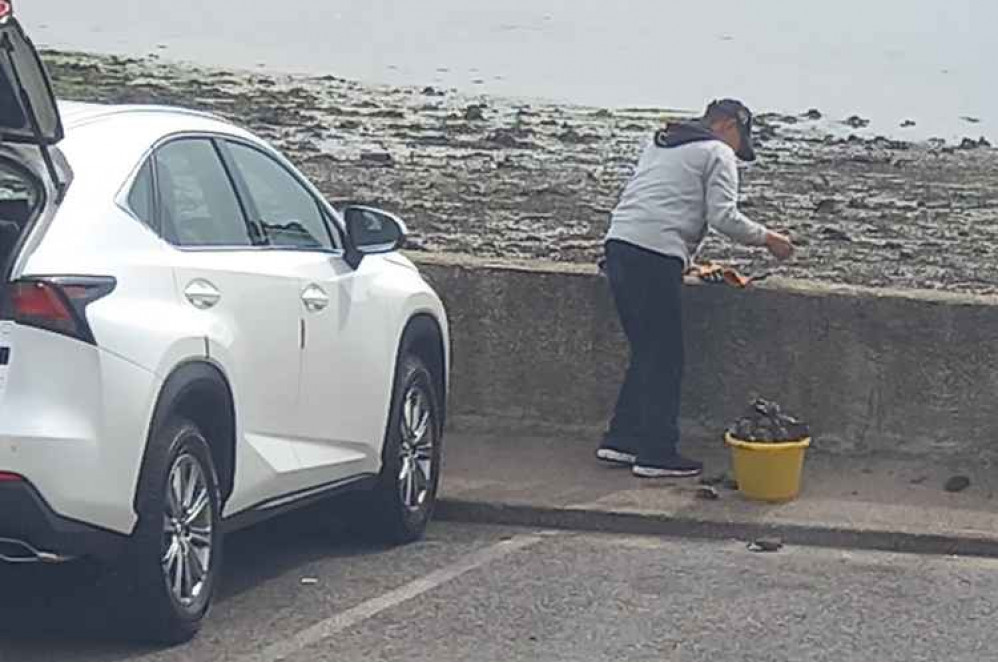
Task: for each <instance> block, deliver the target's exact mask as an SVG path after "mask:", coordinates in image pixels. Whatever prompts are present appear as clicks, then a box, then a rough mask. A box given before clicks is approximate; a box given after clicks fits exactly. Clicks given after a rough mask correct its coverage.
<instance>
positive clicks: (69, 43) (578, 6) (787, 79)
mask: <svg viewBox="0 0 998 662" xmlns="http://www.w3.org/2000/svg"><path fill="white" fill-rule="evenodd" d="M15 4H16V5H17V11H18V12H19V13H20V15H21V18H22V21H23V22H25V23H26V24H27V25H28V27H29V29H30V30H31V32H32V34H33V35H34V36H35V38H36V40H37V41H38V42H40V43H42V44H45V45H49V46H53V47H60V48H74V49H83V50H92V51H100V52H113V53H124V54H149V53H158V54H159V55H160V56H161V57H163V58H168V59H180V60H188V61H193V62H197V63H201V64H212V65H221V66H225V67H236V68H241V69H253V68H265V69H267V70H269V71H288V72H301V73H318V74H335V75H338V76H344V77H348V78H357V79H360V80H364V81H370V82H384V83H391V84H402V83H405V84H418V85H440V86H447V87H457V88H459V89H462V90H466V91H467V90H472V91H474V90H481V91H482V92H488V93H494V94H502V95H508V96H517V97H542V98H547V99H552V100H559V101H571V102H577V103H583V104H589V105H599V106H611V107H626V106H648V105H651V106H657V107H671V108H680V109H699V108H700V107H701V106H702V105H703V103H704V101H705V100H708V99H709V98H711V97H715V96H720V95H733V96H740V97H742V98H744V99H745V100H746V101H747V102H748V103H749V104H750V105H752V106H755V107H757V108H758V109H765V110H778V111H783V112H789V113H800V112H803V111H804V110H807V109H809V108H812V107H813V108H819V109H820V110H822V111H823V112H824V113H825V115H826V117H827V118H829V120H833V121H835V122H837V121H839V120H841V119H844V118H846V117H848V116H850V115H853V114H859V115H861V116H863V117H866V118H869V119H871V120H872V124H871V126H870V127H869V128H868V129H866V130H865V131H863V132H860V133H867V134H871V133H886V134H890V135H894V136H901V137H910V138H912V139H923V138H928V137H932V136H939V137H943V138H946V139H949V140H953V139H959V138H960V137H962V136H972V137H978V136H981V135H985V136H988V137H990V138H995V137H996V136H998V131H996V128H998V89H996V86H995V85H994V83H993V77H992V76H989V75H988V74H989V73H990V71H989V68H990V62H991V61H992V60H993V57H992V45H991V42H992V39H991V35H992V32H993V30H994V26H995V25H996V22H998V3H990V2H983V1H982V0H950V1H949V2H945V3H944V2H941V1H940V0H838V1H837V2H815V1H813V0H796V1H792V0H754V1H753V2H747V1H746V0H711V1H710V2H702V3H693V2H688V1H684V2H675V1H671V2H670V1H666V0H627V1H626V2H606V0H503V1H502V2H489V3H484V2H481V1H478V2H476V1H475V0H418V1H413V0H353V1H346V0H339V1H336V0H331V1H330V0H327V1H321V0H283V1H282V2H280V3H273V2H265V1H263V0H207V1H206V0H171V2H168V3H147V2H130V3H125V2H122V1H121V0H90V1H88V2H79V1H78V0H46V1H44V2H37V1H31V2H27V1H25V0H22V1H21V2H20V3H15ZM962 117H972V118H977V119H979V120H980V121H979V122H972V121H967V120H965V119H961V118H962ZM907 119H910V120H914V121H915V122H916V126H914V127H912V128H907V129H901V128H900V123H901V122H902V121H903V120H907ZM846 130H847V129H846Z"/></svg>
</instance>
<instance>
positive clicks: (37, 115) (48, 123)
mask: <svg viewBox="0 0 998 662" xmlns="http://www.w3.org/2000/svg"><path fill="white" fill-rule="evenodd" d="M62 137H63V130H62V120H61V118H60V117H59V109H58V107H57V106H56V100H55V95H54V94H53V92H52V84H51V83H50V81H49V77H48V73H47V72H46V71H45V67H44V65H43V64H42V61H41V58H39V56H38V51H37V50H35V47H34V44H32V43H31V40H30V39H29V38H28V36H27V35H26V34H25V33H24V30H23V29H22V28H21V25H20V24H19V23H18V22H17V19H15V18H14V17H13V12H12V10H11V6H10V3H9V2H6V1H4V0H0V138H2V139H3V140H4V141H10V142H21V143H33V144H46V145H54V144H55V143H57V142H59V141H60V140H62Z"/></svg>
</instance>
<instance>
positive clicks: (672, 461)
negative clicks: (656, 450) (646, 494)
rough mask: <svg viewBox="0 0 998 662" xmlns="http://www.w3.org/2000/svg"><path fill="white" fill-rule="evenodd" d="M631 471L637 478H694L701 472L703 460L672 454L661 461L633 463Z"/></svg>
mask: <svg viewBox="0 0 998 662" xmlns="http://www.w3.org/2000/svg"><path fill="white" fill-rule="evenodd" d="M631 472H632V473H633V474H634V475H635V476H637V477H638V478H695V477H697V476H699V475H700V474H701V473H703V462H697V461H696V460H688V459H686V458H685V457H683V456H682V455H673V456H672V457H670V458H667V459H666V460H663V461H658V462H642V461H640V460H638V461H636V462H635V463H634V466H633V467H632V468H631Z"/></svg>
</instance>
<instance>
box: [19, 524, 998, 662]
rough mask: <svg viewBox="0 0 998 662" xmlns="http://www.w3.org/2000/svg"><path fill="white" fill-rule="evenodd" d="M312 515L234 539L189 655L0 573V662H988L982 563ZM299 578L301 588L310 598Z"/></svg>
mask: <svg viewBox="0 0 998 662" xmlns="http://www.w3.org/2000/svg"><path fill="white" fill-rule="evenodd" d="M331 514H333V513H332V512H331V511H329V510H328V509H327V510H323V509H316V510H313V511H311V512H310V513H308V514H300V515H297V516H294V517H291V518H284V519H282V520H280V521H277V522H273V523H270V524H267V525H264V526H261V527H258V528H256V529H252V530H250V531H246V532H243V533H241V534H238V535H236V536H234V537H233V538H232V539H231V544H230V546H229V557H228V559H227V562H226V571H225V574H224V581H223V586H222V588H223V590H222V594H221V596H220V599H219V600H218V602H217V603H216V605H215V609H214V611H213V613H212V614H211V617H210V620H209V622H208V623H207V625H206V627H205V630H204V631H203V633H202V634H201V636H200V637H199V638H198V639H197V640H195V641H194V642H193V643H191V644H189V645H186V646H181V647H178V648H175V649H171V650H159V651H157V650H151V649H147V648H141V647H136V646H131V645H127V644H122V643H120V642H118V641H116V640H115V638H116V637H120V636H122V635H123V634H124V633H122V632H120V630H116V626H115V620H114V618H113V614H114V613H115V612H116V611H117V610H118V609H119V607H117V606H116V605H113V604H109V603H108V602H107V601H106V599H105V597H104V596H103V595H102V593H101V591H100V589H99V588H95V587H94V585H93V582H92V579H91V578H90V577H89V576H88V575H87V573H86V572H81V571H80V570H79V569H73V568H64V569H63V572H61V573H57V574H55V575H47V579H46V575H44V574H36V575H34V576H30V575H25V576H21V577H20V578H11V577H8V576H5V579H4V582H3V591H0V661H2V662H50V661H52V662H56V661H57V662H327V661H329V662H332V661H334V660H335V661H336V662H380V661H389V660H391V661H394V660H407V661H411V662H424V661H425V662H430V661H432V662H450V661H454V662H518V661H520V660H524V661H530V662H562V661H565V662H568V661H572V662H602V661H604V660H605V661H608V662H609V661H613V662H650V661H651V660H655V661H656V662H659V661H661V660H670V661H682V662H694V661H695V662H700V661H703V662H726V661H728V660H746V661H750V662H754V661H755V660H760V661H763V660H765V661H766V662H782V661H783V660H787V661H790V660H794V661H796V660H810V661H816V662H822V661H825V660H828V661H834V662H868V661H869V660H877V661H878V662H893V661H895V660H896V661H898V662H902V661H903V662H916V661H920V660H931V661H933V662H935V661H937V660H947V662H964V661H967V662H970V661H973V662H977V661H978V660H986V659H990V657H992V655H990V653H991V651H992V650H993V643H992V639H993V632H992V630H993V624H994V619H995V617H996V615H998V601H996V600H995V597H994V596H995V595H998V572H996V570H998V565H996V563H998V562H996V561H995V560H993V559H981V558H951V557H915V556H911V555H903V554H893V553H883V552H868V551H858V552H857V551H843V550H831V549H822V548H807V547H798V546H794V547H787V548H785V549H784V550H783V551H782V552H780V553H775V554H754V553H751V552H749V551H748V550H747V549H746V548H745V545H744V544H741V543H737V542H730V541H695V540H684V539H678V540H676V539H666V538H657V537H641V536H630V535H621V534H615V535H606V534H594V533H577V532H568V531H561V532H551V531H544V530H537V529H514V528H508V527H491V526H488V527H485V526H472V525H460V524H447V523H438V524H435V525H434V526H433V527H431V530H430V533H429V536H428V538H427V540H426V541H425V542H422V543H418V544H415V545H411V546H407V547H403V548H397V549H384V548H380V547H376V546H371V545H364V544H360V543H358V542H356V540H353V539H351V538H350V537H349V536H346V535H344V534H342V533H336V532H335V531H333V532H322V531H321V527H320V526H319V524H320V522H321V521H322V517H323V516H324V515H325V516H329V515H331ZM302 579H308V580H310V581H309V582H305V583H303V582H302Z"/></svg>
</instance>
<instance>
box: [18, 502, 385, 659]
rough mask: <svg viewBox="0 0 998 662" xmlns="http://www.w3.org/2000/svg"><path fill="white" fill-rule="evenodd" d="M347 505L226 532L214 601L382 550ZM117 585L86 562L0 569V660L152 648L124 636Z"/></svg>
mask: <svg viewBox="0 0 998 662" xmlns="http://www.w3.org/2000/svg"><path fill="white" fill-rule="evenodd" d="M349 507H350V504H349V503H348V502H346V501H344V500H343V499H339V500H333V501H331V502H326V503H320V504H316V505H315V506H312V507H309V508H305V509H303V510H301V511H298V512H295V513H291V514H288V515H285V516H283V517H279V518H275V519H274V520H271V521H268V522H264V523H262V524H259V525H257V526H255V527H252V528H249V529H246V530H244V531H239V532H236V533H234V534H231V535H229V536H228V537H227V538H226V541H225V545H226V549H225V563H224V566H223V570H222V578H221V582H220V585H219V590H218V594H217V596H216V600H215V601H216V604H224V603H225V602H226V601H227V600H231V599H233V598H235V597H237V596H239V595H241V594H243V593H246V592H248V591H251V590H253V589H254V588H256V587H257V586H259V585H261V584H263V583H265V582H267V581H268V580H270V579H274V578H276V577H279V576H281V575H284V574H286V573H288V572H290V571H292V570H294V569H295V568H299V567H302V566H305V565H307V564H309V563H312V562H314V561H318V560H322V559H329V558H349V557H352V556H362V555H368V554H377V553H379V552H381V551H384V550H385V549H386V548H385V547H384V546H382V545H377V544H373V543H369V542H365V541H364V540H363V538H362V537H361V536H360V535H358V534H357V532H356V531H354V530H353V529H351V527H349V526H348V525H347V524H346V522H347V521H348V518H347V517H346V513H347V510H348V509H349ZM119 584H120V583H119V582H115V581H114V576H113V574H112V573H109V572H108V570H107V569H106V568H104V567H101V566H99V565H98V564H96V563H93V562H88V561H81V562H75V563H70V564H66V565H61V566H39V565H21V566H0V662H8V661H9V662H14V661H15V660H16V661H17V662H28V661H29V660H33V659H39V660H41V659H45V660H49V659H59V660H65V661H67V662H68V661H69V660H101V661H105V660H106V661H108V662H110V661H112V660H123V659H127V658H131V657H134V656H135V655H139V654H142V653H147V652H151V651H154V650H158V649H156V648H152V647H149V646H147V645H142V644H136V643H130V642H129V641H128V626H127V625H125V624H126V623H127V622H128V618H127V612H126V611H125V610H126V609H127V606H126V605H123V604H121V603H122V601H121V599H120V597H118V596H120V588H118V585H119ZM33 655H37V656H38V657H37V658H35V657H33Z"/></svg>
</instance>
